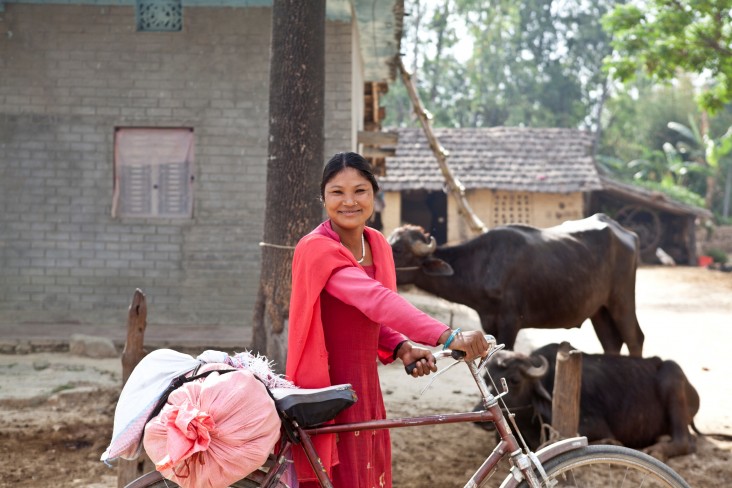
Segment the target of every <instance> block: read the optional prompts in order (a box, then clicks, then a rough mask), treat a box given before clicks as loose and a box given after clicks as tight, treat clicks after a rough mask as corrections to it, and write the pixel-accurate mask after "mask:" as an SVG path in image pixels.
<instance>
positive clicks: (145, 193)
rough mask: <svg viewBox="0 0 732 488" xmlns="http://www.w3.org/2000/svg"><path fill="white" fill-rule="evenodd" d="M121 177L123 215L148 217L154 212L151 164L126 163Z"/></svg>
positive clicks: (121, 209)
mask: <svg viewBox="0 0 732 488" xmlns="http://www.w3.org/2000/svg"><path fill="white" fill-rule="evenodd" d="M121 169H122V174H121V178H120V194H121V195H120V197H121V203H122V205H121V208H120V211H121V213H122V215H130V216H140V217H146V216H149V215H151V214H152V198H151V195H150V188H151V186H152V178H151V173H152V171H151V168H150V166H141V165H134V166H133V165H126V166H123V167H122V168H121Z"/></svg>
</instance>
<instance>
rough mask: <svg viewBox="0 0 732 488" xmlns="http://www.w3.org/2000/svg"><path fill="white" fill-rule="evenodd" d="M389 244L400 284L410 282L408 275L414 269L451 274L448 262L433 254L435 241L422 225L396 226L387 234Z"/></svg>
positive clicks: (430, 273)
mask: <svg viewBox="0 0 732 488" xmlns="http://www.w3.org/2000/svg"><path fill="white" fill-rule="evenodd" d="M389 244H391V250H392V253H393V255H394V265H395V266H396V269H397V281H398V282H399V283H400V284H402V283H410V282H411V280H410V279H409V276H410V274H413V273H414V272H415V271H422V272H424V273H425V274H427V275H432V276H450V275H452V274H453V269H452V267H451V266H450V265H449V264H447V263H446V262H445V261H443V260H442V259H439V258H437V257H435V256H434V254H435V251H436V250H437V241H435V238H434V237H432V236H430V235H429V234H427V233H426V232H425V231H424V229H422V227H419V226H416V225H404V226H402V227H397V228H396V229H394V232H392V233H391V235H390V236H389Z"/></svg>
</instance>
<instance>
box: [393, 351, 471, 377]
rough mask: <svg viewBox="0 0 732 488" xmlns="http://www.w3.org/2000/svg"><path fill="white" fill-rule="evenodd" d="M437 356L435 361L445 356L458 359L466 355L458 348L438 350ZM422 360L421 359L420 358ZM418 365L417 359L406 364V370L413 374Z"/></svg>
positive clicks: (435, 355) (435, 354)
mask: <svg viewBox="0 0 732 488" xmlns="http://www.w3.org/2000/svg"><path fill="white" fill-rule="evenodd" d="M433 356H434V357H435V361H437V360H438V359H442V358H445V357H448V356H449V357H451V358H453V359H454V360H456V361H458V360H460V359H462V358H464V357H465V351H458V350H457V349H443V350H442V351H438V352H436V353H434V354H433ZM420 361H421V359H420ZM416 367H417V361H414V362H412V363H409V364H407V365H406V366H404V370H405V371H406V372H407V374H408V375H410V376H411V375H412V371H414V368H416Z"/></svg>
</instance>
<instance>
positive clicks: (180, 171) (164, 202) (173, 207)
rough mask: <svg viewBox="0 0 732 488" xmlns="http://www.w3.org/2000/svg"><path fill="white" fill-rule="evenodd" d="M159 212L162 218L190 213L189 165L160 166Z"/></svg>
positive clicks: (172, 164)
mask: <svg viewBox="0 0 732 488" xmlns="http://www.w3.org/2000/svg"><path fill="white" fill-rule="evenodd" d="M159 168H160V174H159V182H160V183H159V189H158V212H159V213H160V215H161V216H178V215H186V214H187V213H188V180H189V179H190V178H189V176H188V165H187V164H186V162H185V161H182V162H180V163H166V164H161V165H160V166H159Z"/></svg>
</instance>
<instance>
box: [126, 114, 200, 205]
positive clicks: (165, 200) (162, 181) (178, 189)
mask: <svg viewBox="0 0 732 488" xmlns="http://www.w3.org/2000/svg"><path fill="white" fill-rule="evenodd" d="M192 215H193V129H188V128H185V129H137V128H136V129H123V128H118V129H117V130H116V131H115V137H114V197H113V202H112V216H113V217H164V218H190V217H192Z"/></svg>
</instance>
